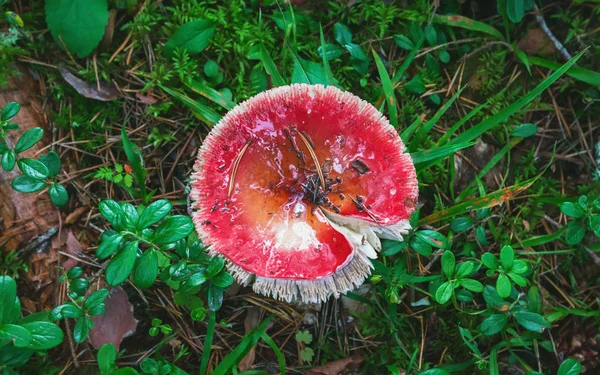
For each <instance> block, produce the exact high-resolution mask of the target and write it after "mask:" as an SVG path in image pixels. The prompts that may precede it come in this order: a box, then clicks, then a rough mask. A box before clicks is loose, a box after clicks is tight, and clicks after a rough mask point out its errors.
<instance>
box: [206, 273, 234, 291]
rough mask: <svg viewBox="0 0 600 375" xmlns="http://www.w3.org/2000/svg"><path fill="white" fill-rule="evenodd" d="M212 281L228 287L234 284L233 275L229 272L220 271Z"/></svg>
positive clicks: (222, 286)
mask: <svg viewBox="0 0 600 375" xmlns="http://www.w3.org/2000/svg"><path fill="white" fill-rule="evenodd" d="M210 282H211V283H212V284H214V285H216V286H218V287H221V288H223V289H226V288H228V287H229V286H230V285H231V284H233V277H232V276H231V275H230V274H228V273H227V272H219V273H218V274H217V276H215V277H213V278H212V279H211V280H210Z"/></svg>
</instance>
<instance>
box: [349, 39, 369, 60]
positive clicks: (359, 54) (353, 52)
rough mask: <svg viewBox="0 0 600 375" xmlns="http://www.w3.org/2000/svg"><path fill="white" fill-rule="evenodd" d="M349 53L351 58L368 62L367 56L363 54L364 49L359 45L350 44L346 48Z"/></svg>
mask: <svg viewBox="0 0 600 375" xmlns="http://www.w3.org/2000/svg"><path fill="white" fill-rule="evenodd" d="M344 47H345V48H346V50H347V51H348V52H350V56H352V57H353V58H355V59H356V60H359V61H367V60H368V59H367V55H365V53H364V52H363V50H362V48H361V47H360V46H359V45H358V44H354V43H350V44H346V45H345V46H344Z"/></svg>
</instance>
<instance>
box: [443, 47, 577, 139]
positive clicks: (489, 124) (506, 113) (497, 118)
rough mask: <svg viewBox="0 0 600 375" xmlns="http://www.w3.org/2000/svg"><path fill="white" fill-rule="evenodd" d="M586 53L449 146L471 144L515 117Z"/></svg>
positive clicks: (462, 134)
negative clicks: (511, 117)
mask: <svg viewBox="0 0 600 375" xmlns="http://www.w3.org/2000/svg"><path fill="white" fill-rule="evenodd" d="M585 51H586V50H583V51H581V52H579V53H578V54H577V56H575V57H573V58H571V59H570V60H569V61H567V62H566V63H565V64H564V65H563V66H561V67H560V68H559V69H557V70H556V71H555V72H554V73H552V74H551V75H550V76H549V77H548V78H546V79H545V80H543V81H542V82H541V83H540V84H539V85H537V87H536V88H534V89H533V90H531V91H530V92H528V93H527V94H526V95H524V96H523V97H522V98H521V99H519V100H517V101H516V102H514V103H513V104H511V105H509V106H508V107H506V108H504V109H503V110H502V111H500V112H498V113H497V114H495V115H493V116H491V117H488V118H486V119H485V120H483V121H482V122H480V123H479V124H478V125H476V126H474V127H472V128H470V129H468V130H467V131H465V132H463V133H461V134H460V135H458V136H457V137H456V138H454V139H453V140H452V141H450V142H449V144H457V143H464V142H470V141H472V140H473V139H475V138H477V137H479V136H480V135H482V134H483V133H485V132H486V131H488V130H490V129H492V128H493V127H494V126H496V125H498V124H500V123H501V122H503V121H506V120H507V119H508V118H509V117H510V116H512V115H514V114H515V113H517V112H518V111H520V110H521V109H523V108H524V107H525V106H526V105H528V104H529V103H531V102H532V101H533V100H534V99H535V98H536V97H538V96H539V95H540V94H541V93H542V92H544V90H546V89H547V88H548V87H550V85H552V84H553V83H554V82H555V81H556V80H557V79H559V78H560V77H561V76H562V75H563V74H565V72H566V71H567V70H569V68H571V66H573V64H575V62H576V61H577V60H579V58H580V57H581V56H583V54H584V53H585Z"/></svg>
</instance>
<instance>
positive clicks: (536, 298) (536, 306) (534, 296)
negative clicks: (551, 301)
mask: <svg viewBox="0 0 600 375" xmlns="http://www.w3.org/2000/svg"><path fill="white" fill-rule="evenodd" d="M527 302H528V304H529V306H528V307H527V310H528V311H531V312H534V313H538V314H539V313H541V312H542V295H541V294H540V288H538V287H537V286H535V285H534V286H532V287H531V288H529V291H528V292H527Z"/></svg>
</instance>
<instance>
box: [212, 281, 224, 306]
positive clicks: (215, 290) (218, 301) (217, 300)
mask: <svg viewBox="0 0 600 375" xmlns="http://www.w3.org/2000/svg"><path fill="white" fill-rule="evenodd" d="M222 304H223V289H222V288H219V287H218V286H216V285H209V286H208V308H209V309H211V310H212V311H217V310H219V309H220V308H221V305H222Z"/></svg>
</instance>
